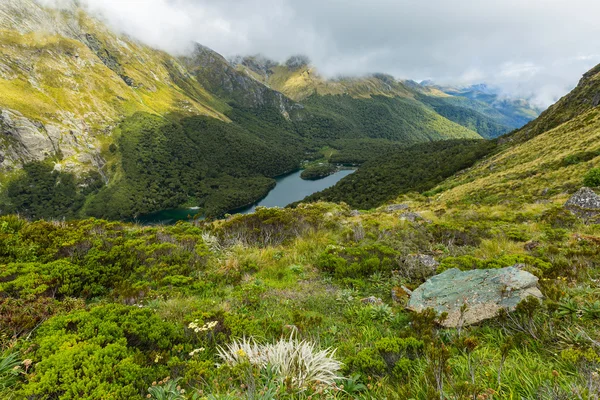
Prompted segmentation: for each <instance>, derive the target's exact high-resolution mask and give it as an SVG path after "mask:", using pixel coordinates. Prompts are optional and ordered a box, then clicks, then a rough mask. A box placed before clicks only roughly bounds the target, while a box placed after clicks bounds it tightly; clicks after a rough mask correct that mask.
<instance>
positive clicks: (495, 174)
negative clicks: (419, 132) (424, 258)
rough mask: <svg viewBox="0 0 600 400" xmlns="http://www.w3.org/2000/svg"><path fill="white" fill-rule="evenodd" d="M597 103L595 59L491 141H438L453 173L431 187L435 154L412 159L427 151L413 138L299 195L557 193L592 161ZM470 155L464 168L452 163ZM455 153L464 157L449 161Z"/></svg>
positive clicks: (349, 199)
mask: <svg viewBox="0 0 600 400" xmlns="http://www.w3.org/2000/svg"><path fill="white" fill-rule="evenodd" d="M441 97H443V96H441ZM599 106H600V66H598V67H596V68H594V69H592V70H591V71H590V72H588V73H586V74H585V75H584V77H583V78H582V80H581V81H580V83H579V85H578V86H577V87H576V88H575V89H574V90H573V91H572V92H571V93H569V94H568V95H566V96H565V97H563V98H562V99H561V100H560V101H558V102H557V103H556V104H555V105H553V106H551V107H550V108H549V109H548V110H547V111H545V112H544V113H542V114H541V115H540V117H539V118H537V119H536V120H534V121H532V122H530V123H529V124H527V125H526V126H525V127H523V128H522V129H520V130H518V131H516V132H514V133H513V134H511V135H508V136H506V137H503V138H501V139H499V140H498V141H497V142H498V143H499V145H498V147H497V148H494V145H493V144H492V143H487V144H486V143H485V142H483V143H482V144H481V145H476V146H475V147H473V148H472V149H471V148H468V147H467V148H466V151H460V147H457V148H452V147H449V148H442V149H441V151H440V153H439V154H443V152H444V151H446V152H447V153H448V154H449V157H452V163H447V165H444V167H447V168H448V169H447V170H445V171H444V172H450V173H454V174H455V175H454V176H452V177H450V178H449V179H447V180H445V181H443V182H442V183H441V184H439V185H438V186H437V187H435V188H433V185H435V184H437V183H436V181H435V180H436V179H437V182H440V181H441V180H442V179H441V178H445V177H448V175H449V174H446V175H445V176H444V175H443V174H441V173H438V172H435V167H436V166H438V164H437V163H438V162H439V160H438V159H436V158H435V154H434V157H433V158H432V159H431V160H430V161H426V162H425V165H431V167H430V168H429V170H427V169H425V168H419V167H418V163H415V162H412V160H413V159H415V158H419V159H420V160H421V161H422V160H423V159H425V160H426V159H427V155H426V154H425V155H420V156H416V155H415V154H413V152H417V153H419V152H422V151H421V150H419V146H418V145H417V146H415V147H414V148H409V149H406V150H396V151H393V152H390V153H389V154H385V155H384V156H382V157H379V158H375V159H373V160H370V161H369V162H367V163H365V164H364V165H363V167H362V168H361V170H359V171H358V172H357V173H356V174H353V175H351V176H349V177H346V178H344V179H343V180H342V181H340V182H339V183H338V184H337V185H336V186H334V187H333V188H330V189H327V190H325V191H324V192H321V193H317V194H315V195H313V196H311V197H309V198H307V199H306V201H316V200H328V201H338V202H339V201H344V202H346V203H348V204H350V205H352V206H355V207H362V208H372V207H376V206H379V205H381V204H383V203H385V202H386V201H390V200H392V199H393V198H394V197H395V196H394V194H395V195H396V196H397V195H398V194H400V193H407V192H409V191H417V192H424V191H427V190H428V192H427V193H426V194H427V195H429V196H434V198H435V199H436V200H438V201H439V202H442V203H446V204H447V205H448V206H450V207H451V206H454V205H457V204H462V205H472V204H478V205H481V204H483V205H496V204H498V203H505V204H511V205H523V204H531V203H535V202H552V201H564V198H565V197H566V196H567V195H568V194H570V193H573V192H575V191H576V190H577V189H579V188H580V187H581V186H582V184H583V176H584V175H585V174H586V173H587V172H588V171H589V170H590V169H593V168H596V167H598V166H599V165H600V107H599ZM437 145H438V146H444V145H443V144H437ZM450 145H451V143H448V144H447V146H450ZM460 146H464V145H463V144H460ZM444 147H445V146H444ZM450 152H454V154H450ZM457 158H458V159H457ZM477 159H480V160H479V161H478V162H477V163H476V164H475V165H473V166H472V167H471V168H468V169H465V170H462V171H460V170H461V169H462V168H465V167H468V166H469V163H471V164H473V163H474V162H475V161H476V160H477ZM461 160H465V162H464V163H462V164H459V165H458V167H457V168H455V169H452V165H453V164H454V163H456V162H457V161H459V162H460V161H461ZM412 170H414V171H412ZM430 172H433V176H431V175H430V174H429V173H430ZM427 183H429V184H430V185H429V187H427ZM432 183H433V184H432ZM429 189H432V190H429Z"/></svg>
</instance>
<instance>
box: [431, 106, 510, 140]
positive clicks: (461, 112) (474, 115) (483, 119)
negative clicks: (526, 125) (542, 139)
mask: <svg viewBox="0 0 600 400" xmlns="http://www.w3.org/2000/svg"><path fill="white" fill-rule="evenodd" d="M419 100H420V101H422V102H423V103H425V104H428V105H430V106H431V107H432V108H433V109H434V110H435V111H436V112H437V113H438V114H440V115H442V116H444V117H446V118H448V119H449V120H450V121H454V122H456V123H457V124H460V125H462V126H464V127H467V128H469V129H471V130H472V131H475V132H477V133H479V134H480V135H481V136H483V137H484V138H486V139H494V138H497V137H499V136H502V135H504V134H506V133H508V132H510V131H512V130H513V129H514V128H512V127H511V126H508V125H505V124H506V123H507V122H509V121H506V117H505V116H504V115H502V114H500V113H499V112H497V111H496V110H490V109H487V108H484V107H482V106H480V105H479V104H478V102H475V101H472V100H468V99H466V98H460V97H433V96H419ZM465 103H467V104H465ZM478 106H479V107H478ZM516 127H520V125H517V126H516Z"/></svg>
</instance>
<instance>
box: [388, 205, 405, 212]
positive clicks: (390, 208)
mask: <svg viewBox="0 0 600 400" xmlns="http://www.w3.org/2000/svg"><path fill="white" fill-rule="evenodd" d="M402 210H408V205H407V204H393V205H391V206H387V207H386V208H385V211H387V212H394V211H402Z"/></svg>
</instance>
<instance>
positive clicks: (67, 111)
mask: <svg viewBox="0 0 600 400" xmlns="http://www.w3.org/2000/svg"><path fill="white" fill-rule="evenodd" d="M0 43H2V46H0V91H1V92H2V96H0V108H1V109H2V110H3V111H2V125H1V126H2V131H3V133H5V135H7V136H8V137H9V138H10V139H12V140H5V141H4V142H3V144H2V147H1V148H0V153H1V154H2V158H3V162H2V164H1V168H2V169H3V170H4V171H10V170H12V169H14V168H17V167H18V166H20V165H22V164H23V163H26V162H28V161H32V160H42V159H44V158H47V157H51V156H57V157H56V158H57V160H56V162H57V163H58V165H60V166H61V167H65V168H67V169H69V170H81V169H84V170H85V169H89V168H96V169H98V168H99V167H101V161H100V153H101V152H102V150H105V149H106V147H108V144H109V143H110V141H109V140H107V135H106V134H107V133H109V132H110V130H111V128H112V127H113V126H114V125H116V124H117V123H118V122H119V121H120V120H121V119H122V118H123V117H124V116H127V115H131V114H133V113H134V112H137V111H145V112H151V113H154V114H165V113H169V112H178V113H184V114H187V115H196V114H201V115H208V116H211V117H214V118H218V119H223V120H226V117H225V116H224V115H223V111H224V110H226V109H227V106H226V104H225V103H224V102H223V101H221V100H219V99H216V98H215V97H214V96H212V95H211V94H210V93H208V92H207V91H206V90H205V89H204V88H203V87H202V86H201V85H200V84H199V83H198V82H197V81H196V80H195V79H194V78H193V77H192V76H190V75H189V74H187V72H186V71H185V69H184V67H183V65H182V64H181V63H180V62H179V61H178V60H176V59H174V58H173V57H171V56H169V55H167V54H166V53H163V52H160V51H156V50H153V49H150V48H148V47H146V46H143V45H141V44H139V43H137V42H134V41H131V40H128V39H127V38H124V37H120V36H117V35H115V34H114V33H112V32H110V31H109V30H108V29H107V28H106V27H105V26H104V25H102V24H101V23H99V22H98V21H96V20H94V19H91V18H90V17H88V16H87V15H86V14H85V13H83V12H82V11H81V10H78V9H71V10H68V11H56V10H50V9H45V8H42V7H41V6H40V5H38V4H37V3H36V2H34V1H31V0H5V1H2V2H1V3H0ZM175 76H179V77H180V78H181V79H180V81H179V82H178V83H181V84H182V85H181V86H179V85H178V84H177V83H175V82H174V79H173V77H175ZM183 83H185V85H183Z"/></svg>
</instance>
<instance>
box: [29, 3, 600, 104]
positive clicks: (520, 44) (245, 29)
mask: <svg viewBox="0 0 600 400" xmlns="http://www.w3.org/2000/svg"><path fill="white" fill-rule="evenodd" d="M40 1H43V2H45V3H46V4H50V3H52V4H54V5H56V4H58V3H57V0H40ZM79 2H80V3H81V4H82V5H83V6H84V7H86V8H87V9H88V10H89V11H90V12H92V13H94V14H96V15H98V16H99V17H100V18H103V19H104V20H106V21H107V22H108V23H109V24H110V25H111V26H112V27H113V28H115V29H118V30H119V31H121V32H123V33H126V34H128V35H130V36H132V37H134V38H137V39H139V40H141V41H143V42H145V43H147V44H149V45H151V46H154V47H157V48H160V49H163V50H167V51H169V52H171V53H174V54H182V53H185V52H186V51H188V50H189V49H190V44H191V43H192V42H199V43H201V44H204V45H206V46H208V47H211V48H213V49H214V50H216V51H218V52H220V53H221V54H223V55H225V56H233V55H237V54H244V55H245V54H256V53H261V54H264V55H266V56H267V57H270V58H273V59H275V60H277V61H283V60H285V58H287V57H288V56H290V55H291V54H297V53H303V54H306V55H308V56H309V57H310V58H311V59H312V60H313V63H314V64H315V66H316V67H317V68H318V69H319V70H320V71H321V72H322V73H323V74H325V75H327V76H336V75H361V74H366V73H371V72H384V73H388V74H391V75H394V76H396V77H398V78H406V79H414V80H420V79H431V80H434V81H436V82H439V83H443V84H471V83H479V82H486V83H488V84H491V85H493V86H497V87H499V88H501V89H502V90H503V91H504V92H505V93H507V94H513V95H519V96H524V97H528V98H531V99H532V100H533V101H535V102H536V103H537V104H539V105H543V106H547V105H549V104H550V103H552V102H554V101H555V100H556V99H558V98H559V97H560V96H562V95H564V94H565V93H567V92H568V91H569V90H570V89H571V88H572V87H573V86H574V85H575V84H576V83H577V81H578V80H579V78H580V76H581V75H582V74H583V73H584V72H586V71H587V70H588V69H590V68H591V67H593V66H594V65H595V64H597V63H600V55H598V51H597V50H598V49H597V47H596V45H595V44H594V43H595V42H596V38H598V37H600V24H598V22H597V16H598V15H600V2H598V1H597V0H527V1H522V0H502V1H499V0H498V1H496V0H490V1H481V0H420V1H418V0H369V1H364V0H304V1H296V0H218V1H216V0H79Z"/></svg>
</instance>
